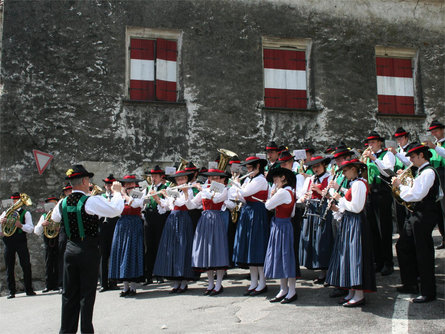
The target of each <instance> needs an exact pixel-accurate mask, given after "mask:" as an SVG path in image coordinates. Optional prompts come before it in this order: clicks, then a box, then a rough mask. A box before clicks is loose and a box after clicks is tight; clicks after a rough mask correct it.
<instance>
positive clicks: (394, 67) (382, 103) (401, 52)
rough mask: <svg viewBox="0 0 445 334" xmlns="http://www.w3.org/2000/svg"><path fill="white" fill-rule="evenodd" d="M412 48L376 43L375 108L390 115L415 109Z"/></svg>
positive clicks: (413, 52)
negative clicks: (377, 44)
mask: <svg viewBox="0 0 445 334" xmlns="http://www.w3.org/2000/svg"><path fill="white" fill-rule="evenodd" d="M415 57H416V51H415V50H412V49H405V48H403V49H402V48H388V47H383V46H377V47H376V71H377V98H378V112H379V113H380V114H392V115H414V114H415V113H416V100H417V99H416V92H415V87H416V85H415V63H416V58H415Z"/></svg>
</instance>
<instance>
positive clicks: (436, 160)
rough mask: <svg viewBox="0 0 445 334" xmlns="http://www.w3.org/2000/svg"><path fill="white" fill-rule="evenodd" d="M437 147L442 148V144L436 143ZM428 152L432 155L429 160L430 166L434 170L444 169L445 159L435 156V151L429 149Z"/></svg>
mask: <svg viewBox="0 0 445 334" xmlns="http://www.w3.org/2000/svg"><path fill="white" fill-rule="evenodd" d="M437 146H440V147H442V143H437ZM430 152H431V154H432V155H433V156H432V157H431V159H430V164H431V166H433V167H434V168H438V167H445V158H443V157H441V156H440V155H439V154H437V152H436V150H433V149H431V148H430Z"/></svg>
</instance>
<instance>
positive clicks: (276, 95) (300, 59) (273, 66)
mask: <svg viewBox="0 0 445 334" xmlns="http://www.w3.org/2000/svg"><path fill="white" fill-rule="evenodd" d="M263 56H264V57H263V58H264V104H265V106H266V107H272V108H289V109H306V108H307V87H306V54H305V52H304V51H293V50H280V49H264V51H263Z"/></svg>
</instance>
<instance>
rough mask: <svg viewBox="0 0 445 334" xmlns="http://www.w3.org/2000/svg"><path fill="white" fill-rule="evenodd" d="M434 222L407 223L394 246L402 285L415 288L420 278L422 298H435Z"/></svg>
mask: <svg viewBox="0 0 445 334" xmlns="http://www.w3.org/2000/svg"><path fill="white" fill-rule="evenodd" d="M435 224H436V222H435V221H434V220H429V219H428V220H423V221H422V220H421V221H415V222H409V221H407V222H406V223H405V226H404V228H403V230H402V233H401V235H400V238H399V240H398V241H397V244H396V250H397V259H398V260H399V267H400V277H401V280H402V284H403V285H410V286H413V285H415V286H417V277H420V292H421V295H422V296H429V297H435V296H436V279H435V276H434V244H433V237H432V235H431V234H432V231H433V228H434V226H435Z"/></svg>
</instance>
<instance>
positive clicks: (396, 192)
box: [392, 164, 415, 211]
mask: <svg viewBox="0 0 445 334" xmlns="http://www.w3.org/2000/svg"><path fill="white" fill-rule="evenodd" d="M412 166H413V164H411V165H409V166H408V167H407V168H406V169H405V170H404V171H403V172H402V173H401V174H399V175H397V178H398V179H399V180H400V181H401V182H402V184H403V185H405V186H408V187H412V186H413V182H414V177H413V172H412V170H411V167H412ZM392 194H393V196H394V199H395V200H396V201H397V203H399V204H400V205H403V206H404V207H406V208H407V209H408V210H409V211H413V207H414V204H415V203H413V202H406V201H404V200H403V199H402V198H401V197H400V188H399V187H394V186H392Z"/></svg>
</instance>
